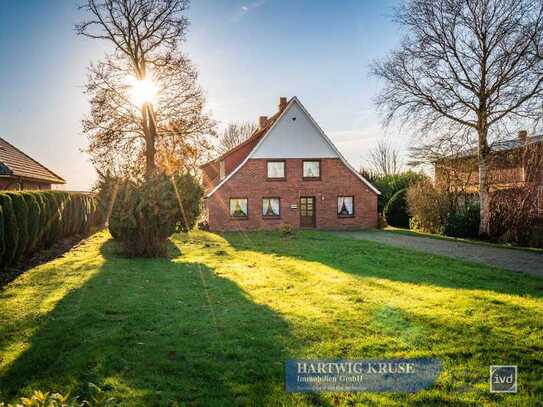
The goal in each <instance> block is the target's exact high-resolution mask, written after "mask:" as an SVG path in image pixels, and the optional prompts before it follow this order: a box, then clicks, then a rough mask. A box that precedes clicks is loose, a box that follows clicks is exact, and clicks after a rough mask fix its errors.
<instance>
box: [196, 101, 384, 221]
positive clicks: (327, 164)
mask: <svg viewBox="0 0 543 407" xmlns="http://www.w3.org/2000/svg"><path fill="white" fill-rule="evenodd" d="M201 170H202V178H203V183H204V187H205V189H206V197H205V211H206V216H207V220H208V222H209V228H210V230H215V231H226V230H254V229H273V228H276V227H278V226H280V225H282V224H290V225H292V226H294V227H302V228H317V229H363V228H374V227H376V226H377V196H378V195H379V191H378V190H377V189H376V188H375V187H374V186H373V185H371V184H370V183H369V182H368V181H367V180H366V179H365V178H364V177H362V176H361V175H360V174H359V173H357V172H356V171H355V170H354V169H353V168H352V167H351V166H350V165H349V164H348V163H347V161H346V160H345V158H344V157H343V156H342V155H341V154H340V152H339V151H338V150H337V148H336V147H335V146H334V144H333V143H332V142H331V141H330V139H329V138H328V137H327V136H326V134H324V132H323V131H322V129H321V128H320V127H319V126H318V124H317V123H316V122H315V121H314V120H313V118H312V117H311V115H310V114H309V113H308V112H307V110H306V109H305V108H304V106H303V105H302V104H301V102H300V101H299V100H298V99H297V98H296V97H293V98H292V99H290V100H289V101H288V102H287V99H286V98H280V101H279V110H278V112H277V113H276V114H274V115H273V116H271V117H269V118H268V117H266V116H261V117H260V119H259V128H258V129H257V130H256V131H255V132H254V133H253V134H252V135H251V137H249V138H248V139H247V140H246V141H245V142H243V143H242V144H240V145H238V146H237V147H235V148H233V149H231V150H230V151H228V152H226V153H225V154H223V155H221V156H220V157H218V158H217V159H215V160H213V161H210V162H208V163H206V164H204V165H202V166H201Z"/></svg>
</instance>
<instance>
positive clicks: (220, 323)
mask: <svg viewBox="0 0 543 407" xmlns="http://www.w3.org/2000/svg"><path fill="white" fill-rule="evenodd" d="M178 250H179V249H178V248H177V247H176V246H175V245H174V244H172V247H170V254H171V255H172V256H176V255H178V254H179V252H178ZM101 253H102V255H103V257H104V258H105V262H104V264H103V265H102V267H101V270H100V271H99V272H98V273H97V274H96V275H95V276H94V277H92V278H91V279H89V280H88V281H87V282H86V283H85V284H84V285H83V286H82V287H80V288H78V289H77V290H74V291H71V292H70V293H69V294H67V295H66V296H65V297H64V298H63V299H62V300H60V301H59V302H58V303H57V304H56V306H55V308H54V309H53V310H52V311H51V312H50V313H49V314H47V316H46V317H45V318H44V320H43V322H42V323H41V325H40V326H39V328H38V329H37V332H36V334H35V335H34V336H33V337H32V339H31V341H30V344H29V347H28V349H26V350H25V351H24V352H23V353H22V354H21V355H20V357H19V358H18V359H16V360H15V361H14V363H13V364H12V365H11V366H10V367H9V368H8V369H7V371H6V372H5V374H4V375H3V376H2V377H1V378H0V400H2V399H8V400H9V399H12V398H14V397H15V396H20V395H22V394H28V393H30V392H31V390H32V389H43V390H46V391H59V392H67V391H70V392H71V394H73V395H79V396H80V397H81V398H82V399H88V398H89V397H90V394H89V386H88V383H94V384H96V385H98V386H99V387H100V388H102V389H103V390H105V391H107V392H108V393H109V394H111V395H112V396H114V397H116V398H117V399H119V400H122V401H121V404H122V405H178V404H179V405H185V404H188V405H194V406H200V405H201V406H213V405H217V406H226V405H263V404H266V403H268V402H269V401H270V400H277V399H281V398H284V397H286V395H285V393H284V390H283V389H284V384H283V380H284V379H283V376H284V375H283V369H284V361H285V359H287V358H288V350H287V349H288V347H287V345H286V342H289V341H290V346H292V341H293V339H292V338H291V337H290V333H289V326H288V324H287V322H286V321H285V320H283V319H282V318H281V317H280V316H278V315H277V314H276V313H274V312H273V311H272V310H271V309H270V308H268V307H267V306H264V305H258V304H255V303H254V302H253V301H251V299H250V298H249V297H248V296H247V295H246V294H245V293H244V292H243V291H242V290H241V289H240V288H239V287H238V286H237V285H236V284H235V283H234V282H232V281H230V280H228V279H225V278H222V277H219V276H217V275H216V274H215V273H214V272H213V270H212V269H210V268H208V267H206V266H205V265H203V264H200V263H182V262H175V261H172V260H171V259H167V258H164V259H128V258H123V257H122V256H120V255H119V254H118V252H117V247H116V244H115V243H114V242H113V241H112V240H109V241H107V242H106V243H105V244H103V246H102V248H101ZM316 400H319V398H318V397H317V398H316ZM287 404H288V403H287ZM321 404H324V402H321Z"/></svg>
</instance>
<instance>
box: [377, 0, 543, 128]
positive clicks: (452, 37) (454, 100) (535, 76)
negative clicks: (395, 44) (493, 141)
mask: <svg viewBox="0 0 543 407" xmlns="http://www.w3.org/2000/svg"><path fill="white" fill-rule="evenodd" d="M396 20H397V21H398V22H399V24H400V25H401V26H402V27H403V28H404V29H405V31H406V32H407V34H406V36H405V38H404V39H403V42H402V44H401V46H400V48H399V49H397V50H396V51H394V52H393V53H392V54H391V55H390V56H389V57H388V58H387V59H385V60H383V61H379V62H376V63H375V64H374V65H373V67H372V71H373V73H374V75H376V76H377V77H378V78H380V79H382V80H383V81H384V88H383V90H382V91H381V93H380V94H379V95H378V97H377V99H376V103H377V105H378V106H379V107H380V108H381V109H382V111H383V113H384V118H385V122H387V123H388V122H390V121H391V120H393V119H400V120H402V121H405V122H409V124H411V125H412V126H413V127H415V128H416V129H417V130H418V131H423V132H429V131H431V130H438V131H442V130H443V128H445V127H446V128H454V129H458V128H459V127H461V128H469V129H472V130H484V131H485V132H488V129H489V128H491V127H492V126H497V125H499V124H501V123H503V121H504V119H525V118H530V119H535V118H537V117H538V116H539V115H540V114H541V102H542V97H543V61H542V58H541V57H542V52H543V43H542V35H543V2H541V1H540V0H536V1H533V0H411V1H409V2H408V3H407V4H405V5H404V6H403V7H401V8H400V9H398V10H397V13H396Z"/></svg>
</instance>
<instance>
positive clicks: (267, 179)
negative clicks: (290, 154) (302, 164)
mask: <svg viewBox="0 0 543 407" xmlns="http://www.w3.org/2000/svg"><path fill="white" fill-rule="evenodd" d="M286 180H287V178H286V177H285V178H266V181H268V182H270V181H286Z"/></svg>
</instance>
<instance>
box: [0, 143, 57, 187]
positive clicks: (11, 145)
mask: <svg viewBox="0 0 543 407" xmlns="http://www.w3.org/2000/svg"><path fill="white" fill-rule="evenodd" d="M0 140H2V141H3V142H4V143H6V144H7V145H9V146H10V147H12V148H13V149H14V150H16V151H18V152H19V153H21V154H22V155H24V156H25V157H26V158H28V159H29V160H31V161H34V162H35V163H36V164H37V165H39V166H40V167H42V168H43V169H45V170H46V171H47V172H49V173H50V174H51V175H53V177H54V178H56V179H57V181H53V179H54V178H53V177H52V179H47V181H51V182H52V183H55V184H65V183H66V180H65V179H64V178H62V177H61V176H59V175H57V174H55V173H54V172H53V171H51V170H50V169H49V168H47V167H46V166H45V165H43V164H42V163H40V162H38V161H36V160H35V159H33V158H32V157H30V156H29V155H28V154H26V153H25V152H24V151H21V150H20V149H18V148H17V147H15V146H14V145H13V144H11V143H10V142H9V141H7V140H6V139H4V138H2V137H0ZM35 179H40V180H43V179H42V178H39V177H36V178H35Z"/></svg>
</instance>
